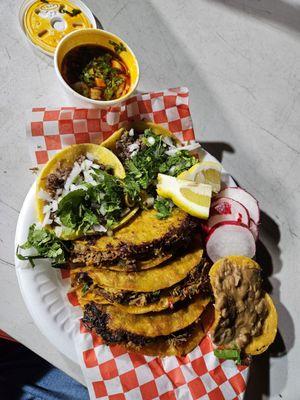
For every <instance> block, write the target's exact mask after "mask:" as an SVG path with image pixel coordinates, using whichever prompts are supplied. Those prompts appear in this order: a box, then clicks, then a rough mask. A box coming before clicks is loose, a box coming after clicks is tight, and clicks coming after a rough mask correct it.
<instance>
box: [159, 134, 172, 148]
mask: <svg viewBox="0 0 300 400" xmlns="http://www.w3.org/2000/svg"><path fill="white" fill-rule="evenodd" d="M161 140H162V141H163V142H164V143H166V144H167V145H168V146H170V147H175V146H174V143H173V141H172V139H171V138H170V137H169V136H162V139H161Z"/></svg>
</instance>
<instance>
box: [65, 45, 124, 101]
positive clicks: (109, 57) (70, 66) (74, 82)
mask: <svg viewBox="0 0 300 400" xmlns="http://www.w3.org/2000/svg"><path fill="white" fill-rule="evenodd" d="M117 49H119V48H117ZM124 49H125V48H124ZM124 49H122V51H126V49H125V50H124ZM62 76H63V78H64V80H65V81H66V82H67V83H68V84H69V85H70V86H71V87H72V88H73V89H74V90H75V91H76V92H78V93H80V94H81V95H83V96H85V97H89V98H90V99H94V100H106V101H107V100H114V99H118V98H120V97H122V96H123V95H124V94H126V93H127V92H128V90H129V86H130V74H129V71H128V68H127V66H126V65H125V63H124V62H123V60H122V59H121V57H120V56H119V55H118V54H117V53H116V52H113V51H111V50H109V49H108V48H106V47H102V46H98V45H81V46H77V47H75V48H74V49H72V50H70V51H69V52H68V53H67V54H66V55H65V57H64V59H63V62H62Z"/></svg>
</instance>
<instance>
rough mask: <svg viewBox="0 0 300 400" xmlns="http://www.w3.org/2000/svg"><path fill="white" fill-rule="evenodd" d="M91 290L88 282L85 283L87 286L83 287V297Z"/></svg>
mask: <svg viewBox="0 0 300 400" xmlns="http://www.w3.org/2000/svg"><path fill="white" fill-rule="evenodd" d="M89 288H90V285H89V284H88V283H87V282H85V284H84V285H83V286H82V289H81V293H82V294H83V296H84V295H85V294H86V292H87V291H88V290H89Z"/></svg>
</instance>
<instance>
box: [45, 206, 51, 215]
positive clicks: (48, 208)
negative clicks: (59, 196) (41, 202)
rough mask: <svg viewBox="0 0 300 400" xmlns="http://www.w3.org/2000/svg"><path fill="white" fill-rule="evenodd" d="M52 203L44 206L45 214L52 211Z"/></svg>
mask: <svg viewBox="0 0 300 400" xmlns="http://www.w3.org/2000/svg"><path fill="white" fill-rule="evenodd" d="M51 208H52V207H51V205H50V204H46V205H45V206H44V207H43V214H47V213H48V212H50V211H51Z"/></svg>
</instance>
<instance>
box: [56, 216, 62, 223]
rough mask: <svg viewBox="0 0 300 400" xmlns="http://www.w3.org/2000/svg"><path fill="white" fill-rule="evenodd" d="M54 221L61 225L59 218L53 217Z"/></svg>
mask: <svg viewBox="0 0 300 400" xmlns="http://www.w3.org/2000/svg"><path fill="white" fill-rule="evenodd" d="M54 222H55V223H56V224H57V225H62V223H61V220H60V218H59V217H55V218H54Z"/></svg>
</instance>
